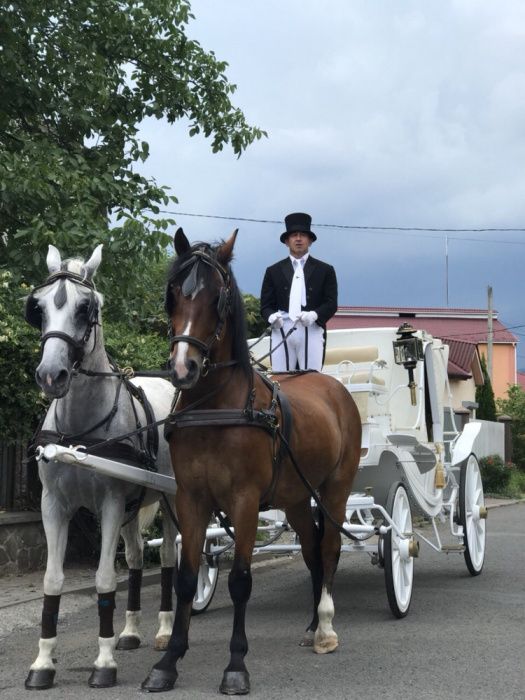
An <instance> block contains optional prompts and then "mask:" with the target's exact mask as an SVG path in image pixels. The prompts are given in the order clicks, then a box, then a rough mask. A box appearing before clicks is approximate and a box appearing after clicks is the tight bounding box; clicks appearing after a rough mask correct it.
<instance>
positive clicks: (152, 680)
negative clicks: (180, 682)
mask: <svg viewBox="0 0 525 700" xmlns="http://www.w3.org/2000/svg"><path fill="white" fill-rule="evenodd" d="M178 675H179V674H178V673H177V671H164V670H162V669H160V668H152V669H151V671H150V674H149V676H148V677H147V678H146V680H145V681H143V683H142V685H141V686H140V687H141V688H142V690H145V691H146V692H148V693H163V692H165V691H166V690H172V689H173V686H174V685H175V681H176V680H177V676H178Z"/></svg>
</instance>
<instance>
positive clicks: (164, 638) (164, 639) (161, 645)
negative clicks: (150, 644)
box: [155, 634, 170, 651]
mask: <svg viewBox="0 0 525 700" xmlns="http://www.w3.org/2000/svg"><path fill="white" fill-rule="evenodd" d="M169 641H170V637H169V635H168V634H164V635H161V636H160V637H155V649H156V650H157V651H166V649H167V648H168V642H169Z"/></svg>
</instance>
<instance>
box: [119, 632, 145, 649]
mask: <svg viewBox="0 0 525 700" xmlns="http://www.w3.org/2000/svg"><path fill="white" fill-rule="evenodd" d="M139 647H140V637H133V636H131V635H129V636H127V635H126V636H125V637H119V640H118V642H117V646H116V647H115V648H116V649H118V650H119V651H130V650H131V649H138V648H139Z"/></svg>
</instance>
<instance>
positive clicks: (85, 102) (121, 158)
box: [0, 0, 264, 299]
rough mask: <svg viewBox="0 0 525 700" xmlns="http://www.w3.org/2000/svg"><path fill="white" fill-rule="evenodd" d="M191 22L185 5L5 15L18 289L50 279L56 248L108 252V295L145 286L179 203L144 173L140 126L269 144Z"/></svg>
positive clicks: (151, 1) (65, 7)
mask: <svg viewBox="0 0 525 700" xmlns="http://www.w3.org/2000/svg"><path fill="white" fill-rule="evenodd" d="M192 18H193V15H192V14H191V8H190V4H189V2H188V0H127V1H121V0H13V1H12V2H9V3H3V4H2V5H1V7H0V76H1V78H0V81H1V94H2V100H1V102H0V268H6V269H10V270H11V271H12V273H13V275H14V279H15V281H17V282H20V281H24V282H27V283H29V284H33V283H35V282H39V281H41V279H42V269H43V268H42V262H43V257H45V254H46V251H47V245H48V243H54V244H55V245H57V246H58V247H59V248H60V249H61V251H62V252H64V253H67V254H73V253H74V254H88V253H90V252H91V250H92V249H93V247H94V245H95V243H100V242H104V244H105V251H104V252H105V255H104V261H105V263H104V264H105V267H106V269H107V267H108V264H109V263H110V262H111V261H114V260H115V257H116V256H118V264H115V263H114V262H113V266H112V268H111V269H112V276H111V278H112V280H111V281H112V284H113V288H115V287H117V288H118V290H119V292H120V293H121V294H122V298H123V299H127V298H129V296H130V294H131V293H132V292H133V290H134V289H136V288H137V285H138V286H139V287H140V286H142V287H144V284H145V280H146V279H147V278H146V275H147V265H148V263H150V262H151V261H152V260H155V259H158V258H159V257H160V256H161V255H162V251H164V249H165V248H166V246H167V245H168V244H169V243H170V240H171V239H170V237H169V236H168V235H167V233H166V230H167V228H168V226H169V225H170V224H171V223H173V222H172V221H171V220H169V219H162V218H158V216H157V215H158V214H159V213H160V207H161V206H165V205H167V204H168V203H169V202H170V201H176V200H175V198H174V197H173V196H170V195H169V194H168V191H167V189H166V188H165V187H163V186H160V185H158V184H157V183H156V182H155V181H154V180H153V179H148V178H146V177H144V176H143V175H141V174H140V173H139V172H138V171H137V164H138V163H139V162H140V161H144V160H145V159H146V158H147V157H148V151H149V149H148V144H147V143H146V142H144V141H142V140H141V139H140V138H139V136H138V129H139V126H140V123H141V122H142V121H143V120H144V119H146V118H151V117H154V118H157V119H160V118H166V119H167V120H168V122H169V123H173V122H175V121H176V120H179V119H184V120H185V121H186V122H187V124H188V129H189V134H190V136H193V135H195V134H199V133H202V134H204V136H206V137H209V138H210V139H211V147H212V150H213V151H214V152H216V151H219V150H221V149H222V148H223V146H224V145H226V144H229V145H231V147H232V148H233V152H234V153H235V154H236V155H238V156H239V155H240V154H241V153H242V152H243V150H244V149H245V148H246V147H247V146H248V145H249V144H250V143H251V142H252V141H253V140H254V139H259V138H261V136H262V135H264V132H263V131H261V130H259V129H258V128H256V127H251V126H249V125H248V124H247V123H246V120H245V118H244V115H243V113H242V112H241V111H240V110H239V109H238V108H236V107H234V106H233V104H232V102H231V100H230V97H231V95H232V93H233V92H234V91H235V85H232V84H231V83H229V82H228V80H227V78H226V75H225V73H224V71H225V69H226V67H227V64H226V63H225V62H224V61H220V60H218V59H217V58H216V56H215V55H214V53H213V52H206V51H205V50H204V49H203V48H202V47H201V46H200V45H199V43H198V42H197V41H192V40H191V39H189V38H188V37H187V36H186V31H187V25H188V22H189V21H190V20H191V19H192ZM110 221H111V222H113V223H114V224H116V225H114V226H113V227H110V225H109V222H110ZM101 278H102V279H104V278H107V275H106V274H105V273H104V269H102V274H101Z"/></svg>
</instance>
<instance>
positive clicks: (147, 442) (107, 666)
mask: <svg viewBox="0 0 525 700" xmlns="http://www.w3.org/2000/svg"><path fill="white" fill-rule="evenodd" d="M101 257H102V245H99V246H98V247H97V248H96V249H95V251H94V252H93V254H92V255H91V257H90V258H89V260H87V261H86V262H83V261H82V260H77V259H71V260H64V261H62V260H61V256H60V253H59V251H58V250H57V249H56V248H55V247H54V246H52V245H50V246H49V252H48V255H47V266H48V269H49V277H48V278H47V279H46V281H45V282H44V283H43V284H41V285H39V286H38V287H35V289H34V290H33V292H32V293H31V294H30V296H29V297H28V299H27V302H26V318H27V320H28V321H29V323H31V324H32V325H34V326H36V327H38V328H40V329H41V333H42V340H41V343H42V358H41V362H40V364H39V365H38V367H37V370H36V381H37V383H38V385H39V386H40V387H41V389H42V390H43V391H44V392H45V393H46V395H47V396H48V397H50V398H53V399H54V401H53V402H52V403H51V406H50V408H49V410H48V412H47V415H46V417H45V420H44V423H43V425H42V429H41V431H40V433H39V435H38V436H37V440H36V444H37V445H39V444H40V445H43V444H45V443H46V442H55V443H62V444H65V445H66V446H69V445H71V444H73V445H79V444H81V445H87V446H89V445H94V444H96V443H100V442H102V441H104V440H106V439H111V438H113V437H116V436H119V435H125V434H127V433H130V432H132V431H135V430H136V429H137V428H138V427H140V426H142V427H143V426H145V425H147V424H148V423H150V422H152V421H153V420H159V419H163V418H165V417H166V415H167V414H168V413H169V410H170V407H171V402H172V399H173V395H174V390H173V387H172V386H171V384H170V383H169V382H167V381H165V380H164V379H160V378H154V377H151V378H150V377H147V378H142V379H140V380H139V379H134V380H133V381H132V382H130V381H129V380H127V379H126V378H125V377H124V376H123V375H122V374H121V373H118V372H117V371H116V369H115V367H113V366H112V365H111V363H110V360H109V359H108V356H107V354H106V351H105V349H104V339H103V334H102V327H101V319H100V313H101V307H102V302H103V299H102V296H101V295H100V294H99V293H98V292H97V291H96V289H95V285H94V283H93V278H94V275H95V273H96V271H97V268H98V266H99V265H100V261H101ZM112 448H113V450H112V451H105V452H100V451H98V452H96V454H99V455H100V456H109V457H115V458H117V459H121V461H131V462H132V463H134V464H135V466H137V462H138V463H139V466H144V468H148V467H150V468H151V467H153V468H155V469H156V470H157V471H158V472H159V473H161V474H165V475H169V476H173V471H172V467H171V460H170V456H169V452H168V447H167V443H166V441H165V440H164V439H163V438H162V437H161V438H160V439H159V436H158V431H157V428H155V429H153V430H148V431H145V432H140V433H136V434H134V435H132V436H129V437H127V438H126V439H125V440H123V441H121V442H119V443H117V444H114V443H112ZM39 475H40V480H41V482H42V520H43V524H44V530H45V534H46V540H47V568H46V572H45V576H44V603H43V611H42V631H41V638H40V643H39V653H38V656H37V658H36V660H35V662H34V663H33V664H32V666H31V669H30V671H29V675H28V677H27V679H26V682H25V686H26V688H28V689H45V688H50V687H51V686H52V685H53V681H54V677H55V664H54V661H53V656H54V655H55V648H56V644H57V618H58V612H59V605H60V595H61V593H62V588H63V584H64V569H63V562H64V555H65V551H66V544H67V536H68V527H69V522H70V520H71V518H72V517H73V515H74V514H75V513H76V511H77V510H78V509H79V508H80V507H85V508H87V509H89V510H90V511H91V512H93V513H94V514H96V515H97V516H98V517H99V520H100V528H101V552H100V561H99V564H98V569H97V573H96V589H97V593H98V606H99V607H98V612H99V617H100V628H99V630H100V631H99V639H98V646H99V653H98V656H97V658H96V660H95V662H94V667H93V671H92V673H91V676H90V678H89V685H90V686H91V687H97V688H99V687H109V686H112V685H115V683H116V677H117V665H116V662H115V658H114V653H113V652H114V649H115V646H116V638H115V635H114V631H113V610H114V607H115V591H116V587H117V577H116V572H115V554H116V549H117V544H118V541H119V536H120V534H122V536H123V537H124V542H125V554H126V561H127V564H128V567H129V589H128V605H127V612H126V626H125V629H124V631H123V632H122V633H121V634H120V637H119V643H118V646H117V648H121V649H122V648H123V649H134V648H136V647H138V646H139V645H140V634H139V627H138V625H139V621H140V586H141V579H142V564H143V540H142V537H141V532H140V525H139V517H137V511H138V510H139V508H144V509H146V510H147V509H148V506H150V508H149V509H150V510H151V504H154V503H155V502H156V501H158V500H159V493H158V492H156V491H149V490H145V489H142V487H140V486H137V485H134V484H130V483H128V482H125V481H122V480H119V479H114V478H111V477H107V476H102V475H99V474H96V473H94V472H92V471H91V470H90V471H87V470H85V469H84V468H82V467H79V466H74V465H72V464H66V463H63V462H50V463H46V462H45V461H44V460H41V461H40V462H39ZM165 505H166V504H165ZM169 510H170V509H169V508H165V509H164V518H163V526H164V538H163V544H162V545H161V551H160V554H161V566H162V573H161V585H162V593H161V606H160V612H159V623H160V626H159V630H158V632H157V635H156V638H155V646H156V648H160V649H164V648H165V647H166V645H167V642H168V639H169V636H170V634H171V628H172V625H173V612H172V602H171V601H172V588H173V572H174V566H175V564H176V561H175V559H176V554H175V537H176V529H175V526H174V524H173V522H172V519H171V517H170V514H169Z"/></svg>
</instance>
